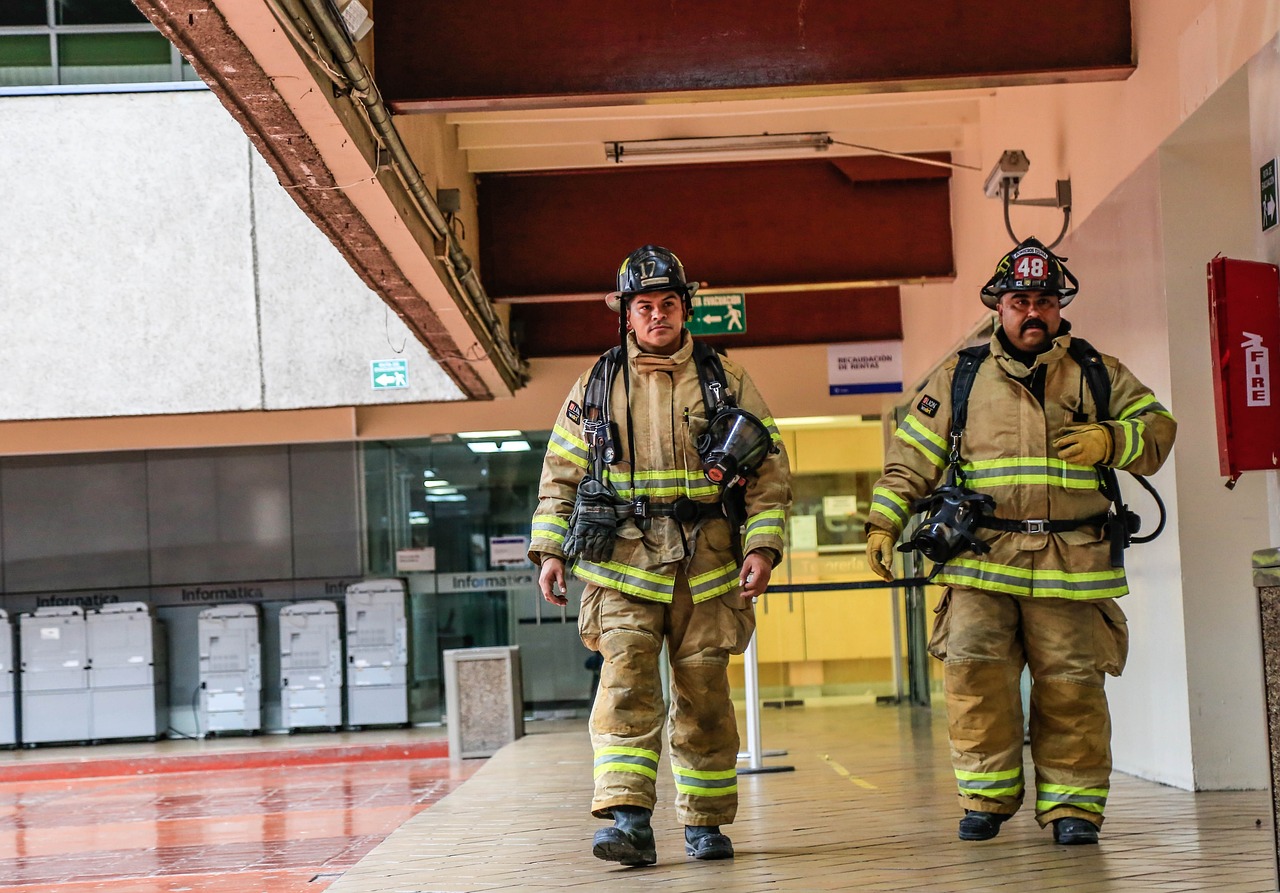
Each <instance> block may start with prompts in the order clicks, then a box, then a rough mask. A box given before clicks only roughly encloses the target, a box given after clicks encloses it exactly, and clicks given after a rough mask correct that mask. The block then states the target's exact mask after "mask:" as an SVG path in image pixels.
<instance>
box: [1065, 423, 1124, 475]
mask: <svg viewBox="0 0 1280 893" xmlns="http://www.w3.org/2000/svg"><path fill="white" fill-rule="evenodd" d="M1053 445H1054V447H1055V448H1056V449H1057V450H1058V458H1059V459H1062V460H1063V461H1066V462H1071V463H1072V464H1074V465H1105V464H1106V463H1107V462H1109V461H1110V460H1111V429H1109V428H1108V427H1107V426H1106V425H1099V424H1097V423H1094V424H1091V425H1072V426H1068V427H1067V428H1066V429H1064V431H1063V433H1062V434H1061V435H1059V436H1058V438H1057V439H1056V440H1055V441H1054V442H1053Z"/></svg>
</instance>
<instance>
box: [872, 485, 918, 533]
mask: <svg viewBox="0 0 1280 893" xmlns="http://www.w3.org/2000/svg"><path fill="white" fill-rule="evenodd" d="M871 507H872V508H874V509H878V510H879V511H880V512H881V513H882V514H884V515H885V516H887V517H889V518H892V519H893V520H894V521H897V522H898V526H899V527H901V526H902V525H903V524H905V523H906V522H907V518H909V517H911V506H910V504H908V502H907V501H906V500H905V499H903V498H902V497H901V496H899V495H898V494H897V493H894V492H893V491H892V490H890V489H888V488H887V487H876V488H875V489H874V490H872V491H871Z"/></svg>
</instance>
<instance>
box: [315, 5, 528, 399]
mask: <svg viewBox="0 0 1280 893" xmlns="http://www.w3.org/2000/svg"><path fill="white" fill-rule="evenodd" d="M301 2H302V4H303V6H304V7H305V8H306V10H307V12H308V13H310V17H311V19H312V20H313V22H314V23H315V25H316V28H317V32H318V34H319V36H320V37H321V38H322V39H323V40H324V42H325V48H326V49H327V50H328V51H329V52H330V53H331V54H332V55H333V57H334V59H335V61H337V63H338V64H339V65H340V66H341V68H342V73H343V74H344V75H345V76H346V77H347V79H348V80H349V81H350V92H351V94H352V95H353V96H356V97H358V98H359V100H360V102H361V103H363V104H364V107H365V110H366V112H367V113H368V117H369V123H370V124H371V125H372V126H373V129H374V132H375V134H376V135H377V137H378V139H379V141H380V142H381V143H382V145H383V146H384V147H385V148H386V150H387V152H388V154H389V155H390V157H391V163H392V167H393V168H394V169H395V171H396V175H397V176H398V177H399V178H400V180H401V182H402V183H404V186H405V188H406V189H408V190H409V193H410V194H411V195H412V196H413V197H414V199H415V200H416V201H417V203H418V207H419V208H420V210H421V211H422V213H423V217H424V218H425V219H426V222H427V225H428V226H430V227H431V229H432V231H433V232H434V233H435V235H436V237H437V238H439V239H441V240H443V241H444V243H445V246H446V254H447V257H446V264H445V266H446V267H447V268H448V269H449V272H450V275H451V276H452V277H453V278H454V279H455V280H456V284H457V286H458V287H460V289H461V294H460V295H459V297H460V298H462V300H460V301H459V306H461V307H462V310H463V312H464V313H466V314H467V315H468V316H469V317H470V319H471V321H472V322H473V328H477V327H478V328H479V329H480V332H479V333H478V336H479V337H482V338H483V340H484V341H485V342H486V343H485V344H484V345H483V346H484V349H485V353H486V354H488V355H490V356H491V357H492V356H493V355H494V352H495V351H497V353H498V354H499V356H497V357H494V360H495V366H496V367H497V369H498V371H499V373H500V374H501V375H502V377H503V379H504V380H505V381H506V382H507V385H508V386H509V387H510V388H511V389H512V390H515V389H517V388H519V387H521V386H523V385H524V383H525V382H526V381H527V380H528V375H527V374H526V373H525V371H524V368H523V364H522V363H521V361H520V357H519V355H518V354H517V353H516V350H515V348H514V347H513V346H512V345H511V342H510V341H509V340H508V339H507V337H506V335H505V334H504V333H503V331H502V324H501V322H499V320H498V317H497V315H496V314H495V313H494V312H493V305H492V302H491V301H490V300H489V296H488V294H486V293H485V290H484V286H483V285H482V284H481V282H480V277H479V276H478V275H476V271H475V266H474V265H473V264H472V263H471V258H470V257H468V256H467V253H466V251H464V250H463V248H462V246H461V245H459V244H458V240H457V238H456V237H455V236H454V234H453V230H452V229H450V228H449V222H448V220H447V219H446V218H445V215H444V212H442V211H441V210H440V206H439V205H437V204H436V200H435V197H434V196H433V195H432V194H431V192H430V190H428V189H427V186H426V184H425V183H424V182H423V181H422V175H421V174H420V173H419V172H418V167H417V165H415V164H414V162H413V158H412V157H411V156H410V155H409V150H408V149H406V148H405V145H404V142H403V141H402V140H401V139H400V134H399V132H397V131H396V128H395V125H394V124H393V123H392V122H391V113H390V111H389V110H388V109H387V106H386V103H385V102H383V100H382V94H381V93H380V92H379V91H378V86H377V84H375V83H374V81H373V78H372V77H370V75H369V70H368V69H367V68H366V67H365V65H364V62H363V61H362V60H361V59H360V57H359V55H358V54H357V53H356V49H355V45H354V44H353V43H352V41H351V35H350V34H348V33H347V29H346V26H345V25H344V24H343V23H342V21H341V19H340V18H339V16H338V13H337V10H335V9H334V8H333V6H332V4H331V3H330V2H329V0H301Z"/></svg>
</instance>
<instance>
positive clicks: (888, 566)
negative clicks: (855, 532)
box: [867, 528, 897, 583]
mask: <svg viewBox="0 0 1280 893" xmlns="http://www.w3.org/2000/svg"><path fill="white" fill-rule="evenodd" d="M896 539H897V537H895V536H894V535H893V534H892V533H889V532H887V531H884V530H880V529H879V528H876V529H874V530H872V531H871V532H870V533H868V534H867V566H868V567H870V568H871V572H872V573H873V574H875V575H876V576H877V577H879V578H880V579H881V580H884V581H885V582H886V583H888V582H889V581H890V580H892V579H893V542H894V540H896Z"/></svg>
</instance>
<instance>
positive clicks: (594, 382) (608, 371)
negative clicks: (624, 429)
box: [582, 347, 622, 421]
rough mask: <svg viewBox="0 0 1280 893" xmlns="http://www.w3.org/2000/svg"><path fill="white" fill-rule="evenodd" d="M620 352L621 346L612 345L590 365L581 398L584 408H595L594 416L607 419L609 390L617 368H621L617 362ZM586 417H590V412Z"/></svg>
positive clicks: (611, 388)
mask: <svg viewBox="0 0 1280 893" xmlns="http://www.w3.org/2000/svg"><path fill="white" fill-rule="evenodd" d="M621 354H622V348H620V347H613V348H610V349H609V350H606V351H605V352H604V353H602V354H601V355H600V359H598V360H596V364H595V365H594V366H592V367H591V375H590V376H588V377H587V391H586V394H584V395H583V398H582V402H583V409H584V410H592V409H595V410H597V415H596V417H597V418H598V417H601V416H603V417H605V420H606V421H608V418H607V416H608V411H609V392H610V391H612V390H613V381H614V379H615V378H617V377H618V369H619V368H621V364H620V363H619V360H620V359H621ZM587 417H590V413H588V416H587Z"/></svg>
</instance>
